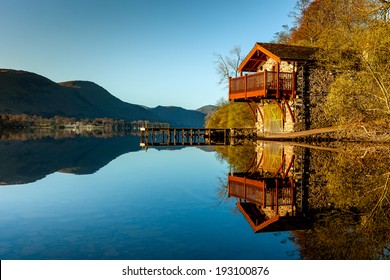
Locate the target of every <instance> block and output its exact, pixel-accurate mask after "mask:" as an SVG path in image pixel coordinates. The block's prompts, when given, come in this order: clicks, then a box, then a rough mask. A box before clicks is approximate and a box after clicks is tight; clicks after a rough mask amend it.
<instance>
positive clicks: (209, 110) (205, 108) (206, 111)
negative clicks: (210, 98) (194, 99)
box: [196, 105, 217, 115]
mask: <svg viewBox="0 0 390 280" xmlns="http://www.w3.org/2000/svg"><path fill="white" fill-rule="evenodd" d="M215 109H217V106H215V105H206V106H203V107H200V108H198V109H196V111H198V112H201V113H203V114H205V115H210V114H212V113H213V112H214V111H215Z"/></svg>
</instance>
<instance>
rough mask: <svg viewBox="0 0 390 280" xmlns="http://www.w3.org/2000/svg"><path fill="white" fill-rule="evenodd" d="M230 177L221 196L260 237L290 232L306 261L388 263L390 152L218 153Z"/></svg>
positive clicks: (296, 149) (262, 146) (294, 149)
mask: <svg viewBox="0 0 390 280" xmlns="http://www.w3.org/2000/svg"><path fill="white" fill-rule="evenodd" d="M216 150H217V151H218V154H219V157H220V158H222V159H224V160H226V161H228V162H229V163H230V166H231V172H230V173H229V174H228V178H227V184H226V185H224V186H222V189H224V190H220V193H224V194H225V195H226V199H227V198H233V199H235V200H236V207H237V209H238V210H239V211H240V213H241V214H242V215H243V217H244V218H245V219H246V220H247V222H248V224H249V225H250V226H251V227H252V229H253V231H254V232H256V233H261V232H277V231H291V233H292V236H293V240H294V242H295V243H296V244H297V245H298V246H299V251H300V254H301V258H303V259H389V258H390V247H389V246H390V211H389V210H390V207H389V206H390V195H389V185H390V182H389V181H390V173H389V163H390V155H389V147H388V146H375V147H373V146H368V147H367V146H359V145H356V144H355V145H354V146H351V147H349V146H344V147H343V148H340V149H313V148H308V147H307V146H305V145H300V146H291V145H287V144H277V143H269V142H258V143H255V144H254V145H252V146H245V147H227V146H225V147H216Z"/></svg>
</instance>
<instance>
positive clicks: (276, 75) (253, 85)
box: [229, 71, 296, 101]
mask: <svg viewBox="0 0 390 280" xmlns="http://www.w3.org/2000/svg"><path fill="white" fill-rule="evenodd" d="M295 91H296V75H295V73H294V72H292V73H287V72H270V71H264V72H259V73H256V74H250V75H245V76H241V77H237V78H229V100H230V101H233V100H235V101H244V100H248V99H252V100H259V99H279V98H282V97H284V98H286V99H290V98H294V97H295Z"/></svg>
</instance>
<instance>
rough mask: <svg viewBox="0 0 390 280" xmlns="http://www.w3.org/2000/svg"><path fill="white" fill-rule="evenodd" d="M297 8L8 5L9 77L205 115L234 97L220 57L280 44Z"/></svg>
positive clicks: (145, 2) (195, 1)
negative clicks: (36, 78)
mask: <svg viewBox="0 0 390 280" xmlns="http://www.w3.org/2000/svg"><path fill="white" fill-rule="evenodd" d="M295 2H296V1H295V0H235V1H232V0H220V1H213V0H160V1H158V0H107V1H106V0H0V25H1V27H0V68H10V69H18V70H26V71H30V72H34V73H37V74H40V75H43V76H45V77H47V78H49V79H51V80H53V81H55V82H64V81H69V80H87V81H93V82H95V83H97V84H99V85H101V86H102V87H104V88H105V89H107V90H108V91H109V92H110V93H112V94H113V95H115V96H116V97H118V98H120V99H122V100H123V101H126V102H129V103H133V104H140V105H146V106H149V107H155V106H157V105H166V106H168V105H172V106H181V107H184V108H187V109H197V108H199V107H201V106H203V105H207V104H215V103H216V102H217V101H218V100H219V99H220V98H221V97H227V90H226V89H225V88H223V87H222V86H220V85H218V83H217V82H218V77H217V74H216V71H215V64H214V61H215V55H214V54H215V53H220V54H222V55H225V54H227V53H228V52H229V49H231V48H232V47H233V46H241V48H242V51H243V53H244V54H245V55H246V54H247V53H248V52H249V50H250V49H251V48H252V47H253V45H254V44H255V42H269V41H271V40H272V39H273V35H274V34H275V33H276V32H278V31H281V30H282V25H284V24H290V23H291V21H292V19H291V18H290V17H288V14H289V13H290V12H291V11H292V10H293V7H294V5H295ZM0 94H1V93H0Z"/></svg>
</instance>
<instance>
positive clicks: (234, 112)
mask: <svg viewBox="0 0 390 280" xmlns="http://www.w3.org/2000/svg"><path fill="white" fill-rule="evenodd" d="M253 126H254V119H253V116H252V114H251V111H250V110H249V108H248V107H247V105H246V104H244V103H234V102H228V101H227V100H220V101H219V102H218V104H217V108H216V109H215V110H214V112H213V113H212V114H211V115H209V116H207V117H206V127H207V128H212V127H213V128H250V127H253Z"/></svg>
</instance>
